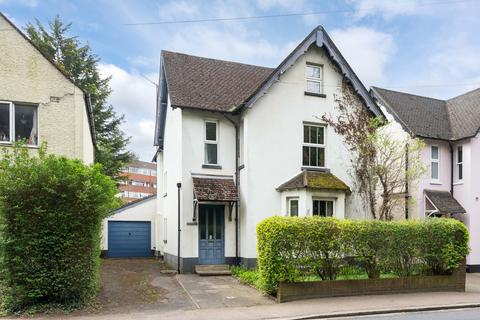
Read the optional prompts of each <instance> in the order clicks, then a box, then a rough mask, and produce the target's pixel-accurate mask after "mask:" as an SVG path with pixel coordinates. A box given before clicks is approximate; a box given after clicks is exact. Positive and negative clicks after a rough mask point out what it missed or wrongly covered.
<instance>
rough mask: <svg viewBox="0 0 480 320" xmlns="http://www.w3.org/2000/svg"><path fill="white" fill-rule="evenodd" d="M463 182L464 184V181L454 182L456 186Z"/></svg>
mask: <svg viewBox="0 0 480 320" xmlns="http://www.w3.org/2000/svg"><path fill="white" fill-rule="evenodd" d="M462 184H463V181H457V182H454V183H453V185H454V186H461V185H462Z"/></svg>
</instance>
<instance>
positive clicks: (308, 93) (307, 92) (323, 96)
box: [305, 91, 327, 98]
mask: <svg viewBox="0 0 480 320" xmlns="http://www.w3.org/2000/svg"><path fill="white" fill-rule="evenodd" d="M305 95H306V96H311V97H319V98H326V97H327V95H326V94H324V93H315V92H309V91H305Z"/></svg>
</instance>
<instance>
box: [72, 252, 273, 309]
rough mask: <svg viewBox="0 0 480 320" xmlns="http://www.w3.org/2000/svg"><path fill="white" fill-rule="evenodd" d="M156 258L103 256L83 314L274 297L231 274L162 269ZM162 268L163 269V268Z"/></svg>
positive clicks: (268, 301) (213, 305)
mask: <svg viewBox="0 0 480 320" xmlns="http://www.w3.org/2000/svg"><path fill="white" fill-rule="evenodd" d="M166 270H167V267H166V266H165V265H164V264H163V262H162V261H161V260H158V259H154V258H152V259H102V261H101V265H100V272H101V290H100V293H99V295H98V297H97V299H96V301H95V303H94V305H93V306H92V307H91V308H88V309H86V310H83V311H80V312H78V313H77V312H75V315H86V314H98V315H108V314H125V313H156V314H161V313H164V312H171V311H187V310H195V309H205V308H219V307H220V308H222V307H248V306H255V305H262V304H273V303H274V301H273V300H272V299H270V298H268V297H265V296H263V295H261V294H260V293H259V292H258V291H256V290H255V289H253V288H251V287H249V286H246V285H243V284H241V283H240V282H238V281H237V280H236V279H235V278H233V277H229V276H227V277H199V276H198V275H192V274H190V275H178V276H177V275H174V274H168V273H164V272H165V271H166ZM162 271H163V272H162Z"/></svg>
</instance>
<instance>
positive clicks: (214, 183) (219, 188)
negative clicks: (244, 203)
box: [192, 175, 238, 201]
mask: <svg viewBox="0 0 480 320" xmlns="http://www.w3.org/2000/svg"><path fill="white" fill-rule="evenodd" d="M192 180H193V194H194V196H195V199H197V200H198V201H237V200H238V194H237V188H236V186H235V182H234V181H233V177H231V176H206V175H203V176H202V175H198V176H196V175H193V176H192Z"/></svg>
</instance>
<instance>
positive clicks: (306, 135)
mask: <svg viewBox="0 0 480 320" xmlns="http://www.w3.org/2000/svg"><path fill="white" fill-rule="evenodd" d="M302 150H303V166H306V167H318V168H324V167H325V127H324V126H320V125H313V124H304V125H303V149H302Z"/></svg>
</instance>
